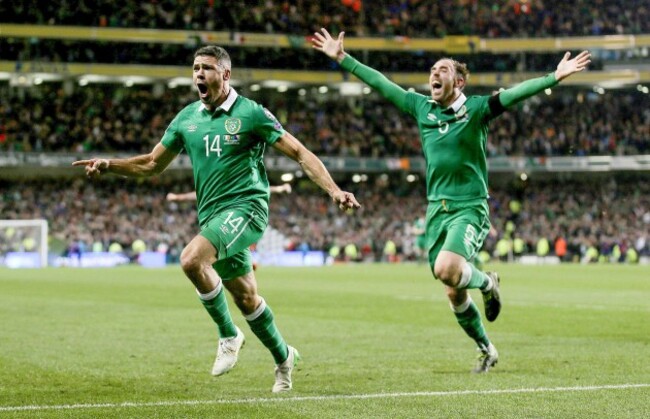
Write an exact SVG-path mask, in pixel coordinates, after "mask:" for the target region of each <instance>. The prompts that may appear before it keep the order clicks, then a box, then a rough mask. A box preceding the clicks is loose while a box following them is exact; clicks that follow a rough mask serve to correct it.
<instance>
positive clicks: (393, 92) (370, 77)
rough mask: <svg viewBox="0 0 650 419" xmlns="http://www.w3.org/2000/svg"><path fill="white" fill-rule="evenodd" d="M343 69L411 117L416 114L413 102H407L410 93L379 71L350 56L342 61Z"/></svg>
mask: <svg viewBox="0 0 650 419" xmlns="http://www.w3.org/2000/svg"><path fill="white" fill-rule="evenodd" d="M341 68H343V69H344V70H346V71H349V72H350V73H352V74H354V75H355V76H356V77H357V78H358V79H359V80H361V81H362V82H364V83H366V84H367V85H368V86H370V87H371V88H373V89H374V90H376V91H377V92H379V94H381V95H382V96H383V97H385V98H386V99H388V100H389V101H391V102H392V103H393V104H394V105H395V106H397V107H398V108H399V109H400V110H401V111H403V112H407V113H409V114H411V115H413V114H414V110H413V101H411V100H407V97H408V92H407V91H406V90H404V89H403V88H401V87H400V86H398V85H397V84H395V83H393V82H392V81H391V80H389V79H388V77H386V76H384V75H383V74H382V73H380V72H379V71H377V70H375V69H374V68H372V67H369V66H367V65H365V64H362V63H361V62H359V61H357V60H356V59H355V58H354V57H352V56H351V55H349V54H348V55H346V56H345V58H344V59H343V61H341Z"/></svg>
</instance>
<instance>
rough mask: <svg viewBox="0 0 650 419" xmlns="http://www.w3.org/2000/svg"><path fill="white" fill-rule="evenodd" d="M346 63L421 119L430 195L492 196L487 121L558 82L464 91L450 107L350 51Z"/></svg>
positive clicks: (550, 77)
mask: <svg viewBox="0 0 650 419" xmlns="http://www.w3.org/2000/svg"><path fill="white" fill-rule="evenodd" d="M341 67H343V68H344V69H345V70H347V71H350V72H351V73H352V74H354V75H355V76H357V77H358V78H359V79H361V80H362V81H364V82H365V83H367V84H368V85H370V86H371V87H373V88H375V89H376V90H378V91H379V92H380V93H381V94H382V95H383V96H384V97H386V98H387V99H388V100H390V101H391V102H393V103H394V104H395V105H396V106H397V107H398V108H399V109H400V110H402V111H404V112H406V113H408V114H410V115H412V116H413V117H414V118H415V119H416V121H417V124H418V128H419V131H420V140H421V142H422V152H423V153H424V159H425V161H426V171H427V173H426V184H427V199H428V201H429V202H433V201H439V200H443V199H447V200H454V201H466V200H475V199H486V198H487V197H488V186H487V185H488V176H487V158H486V145H487V133H488V125H489V123H490V121H491V120H492V119H493V118H495V117H497V116H499V115H500V114H501V113H502V112H503V110H505V108H506V107H508V106H510V105H512V104H514V103H517V102H519V101H521V100H523V99H525V98H527V97H530V96H532V95H533V94H535V93H537V92H539V91H541V90H543V89H545V88H547V87H551V86H552V85H554V84H557V81H556V80H555V77H554V76H553V75H548V76H546V77H542V78H539V79H534V80H529V81H527V82H524V83H522V84H521V85H520V87H515V88H512V89H509V90H507V91H505V92H503V93H502V95H504V96H505V99H504V98H498V97H492V96H469V97H466V96H465V95H464V94H462V93H461V95H460V96H459V97H458V99H457V100H456V101H455V102H454V103H453V104H452V105H451V106H449V107H446V108H444V107H442V106H440V105H439V104H438V103H437V102H435V101H434V100H432V99H431V97H430V96H425V95H422V94H419V93H415V92H408V91H406V90H404V89H402V88H401V87H399V86H397V85H396V84H394V83H393V82H391V81H390V80H388V79H387V78H386V77H385V76H383V75H382V74H381V73H379V72H378V71H376V70H374V69H372V68H370V67H368V66H366V65H363V64H361V63H360V62H358V61H357V60H355V59H354V58H352V57H351V56H349V55H348V56H346V57H345V58H344V59H343V61H342V62H341Z"/></svg>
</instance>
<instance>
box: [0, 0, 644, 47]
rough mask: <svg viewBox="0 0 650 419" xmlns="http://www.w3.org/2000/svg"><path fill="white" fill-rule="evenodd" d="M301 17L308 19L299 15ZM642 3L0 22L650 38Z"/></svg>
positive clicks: (82, 13) (441, 5)
mask: <svg viewBox="0 0 650 419" xmlns="http://www.w3.org/2000/svg"><path fill="white" fill-rule="evenodd" d="M305 11H307V12H305ZM649 14H650V9H649V8H648V7H647V5H645V4H644V3H643V2H642V1H641V0H624V1H617V2H615V3H612V2H605V1H603V0H596V1H593V0H578V1H574V2H570V3H569V2H564V1H560V0H545V1H544V2H528V1H522V0H510V1H506V2H498V3H484V2H479V1H477V0H459V1H452V0H446V1H441V2H436V3H434V4H432V3H430V2H426V1H424V0H412V1H389V2H373V1H366V2H362V1H360V0H342V1H296V2H293V4H289V3H288V2H283V1H277V0H275V1H273V0H265V1H261V0H260V1H253V2H240V1H237V0H198V1H197V0H195V1H134V0H129V1H123V2H119V3H113V2H102V3H101V4H100V5H99V7H97V6H96V5H95V4H94V2H91V1H87V0H85V1H84V0H82V1H78V2H74V3H73V2H61V3H57V2H50V3H45V4H44V3H42V2H39V1H37V0H22V1H15V2H6V3H3V4H2V5H1V6H0V16H2V17H1V18H0V21H3V22H12V23H32V24H47V25H81V26H98V27H134V28H156V29H187V30H208V31H216V30H222V29H221V28H228V29H229V30H233V31H239V32H264V33H288V34H302V35H304V34H309V33H313V32H314V31H316V30H318V29H320V28H321V27H328V28H332V29H333V30H339V29H340V28H344V29H345V30H346V31H348V33H349V34H350V35H379V36H395V35H399V36H410V37H432V36H435V37H440V36H445V35H469V34H471V35H480V36H485V37H493V38H494V37H546V36H572V35H573V36H575V35H615V34H639V33H648V32H650V15H649Z"/></svg>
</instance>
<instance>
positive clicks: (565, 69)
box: [555, 51, 591, 81]
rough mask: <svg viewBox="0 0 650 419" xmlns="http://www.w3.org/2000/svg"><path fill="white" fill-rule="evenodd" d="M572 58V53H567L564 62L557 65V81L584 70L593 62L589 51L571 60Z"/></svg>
mask: <svg viewBox="0 0 650 419" xmlns="http://www.w3.org/2000/svg"><path fill="white" fill-rule="evenodd" d="M570 57H571V53H570V52H567V53H565V54H564V57H563V58H562V61H560V64H558V65H557V69H556V70H555V79H556V80H557V81H560V80H562V79H565V78H567V77H569V76H570V75H572V74H574V73H578V72H580V71H582V70H584V69H585V68H587V66H588V65H589V63H590V62H591V60H590V58H591V53H590V52H589V51H582V52H581V53H580V54H578V55H576V56H575V57H574V58H572V59H569V58H570Z"/></svg>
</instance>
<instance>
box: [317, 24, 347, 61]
mask: <svg viewBox="0 0 650 419" xmlns="http://www.w3.org/2000/svg"><path fill="white" fill-rule="evenodd" d="M344 37H345V32H341V33H339V36H338V37H337V38H336V39H334V38H332V35H330V33H329V32H327V30H326V29H325V28H321V30H320V32H314V37H313V38H311V46H312V48H314V49H316V50H318V51H321V52H322V53H324V54H325V55H327V56H328V57H330V58H331V59H333V60H336V61H338V62H339V63H340V62H341V61H343V58H345V51H344V50H343V38H344Z"/></svg>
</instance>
